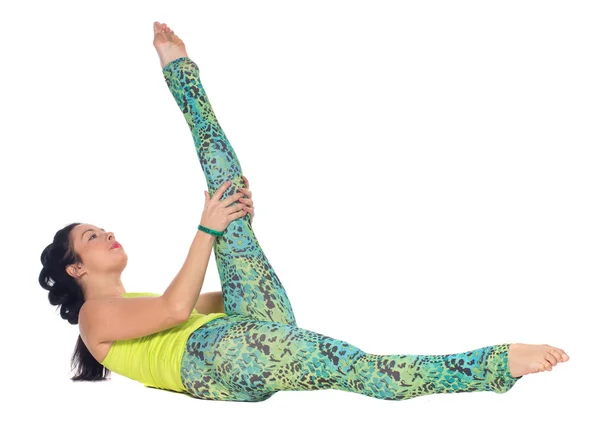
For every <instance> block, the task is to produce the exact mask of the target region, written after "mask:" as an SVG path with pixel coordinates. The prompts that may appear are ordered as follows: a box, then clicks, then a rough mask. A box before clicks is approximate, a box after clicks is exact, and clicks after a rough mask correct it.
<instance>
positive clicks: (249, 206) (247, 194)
mask: <svg viewBox="0 0 600 436" xmlns="http://www.w3.org/2000/svg"><path fill="white" fill-rule="evenodd" d="M242 179H243V180H244V184H245V185H246V187H245V188H238V191H239V192H241V193H242V194H244V197H241V198H240V199H239V200H238V201H239V202H240V203H242V204H245V205H246V206H245V207H244V210H247V211H248V213H249V214H250V224H252V220H253V219H254V202H253V201H252V191H250V182H248V179H247V178H246V176H242Z"/></svg>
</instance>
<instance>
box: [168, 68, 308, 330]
mask: <svg viewBox="0 0 600 436" xmlns="http://www.w3.org/2000/svg"><path fill="white" fill-rule="evenodd" d="M162 72H163V76H164V78H165V81H166V83H167V86H168V87H169V90H170V91H171V94H173V97H174V98H175V101H176V102H177V105H178V106H179V108H180V109H181V111H182V112H183V115H184V117H185V120H186V121H187V124H188V126H189V128H190V130H191V132H192V137H193V140H194V144H195V147H196V153H197V155H198V158H199V160H200V164H201V166H202V170H203V171H204V175H205V177H206V182H207V184H208V192H209V193H210V194H211V196H212V195H213V194H214V192H215V190H216V189H217V188H219V187H220V186H221V185H222V184H223V183H224V182H226V181H227V180H231V182H232V183H231V186H230V188H229V189H228V190H226V191H225V193H224V194H223V196H222V197H221V198H222V199H225V198H227V197H228V196H230V195H233V194H235V193H236V192H237V188H238V187H241V186H244V182H243V180H242V167H241V165H240V162H239V160H238V158H237V156H236V154H235V151H234V150H233V147H232V146H231V144H230V143H229V140H228V139H227V137H226V136H225V132H224V131H223V129H222V128H221V126H220V124H219V122H218V121H217V118H216V116H215V114H214V112H213V109H212V107H211V104H210V102H209V100H208V97H207V95H206V92H205V91H204V87H203V85H202V83H201V82H200V75H199V69H198V65H197V64H196V63H195V62H194V61H192V60H191V59H190V58H189V57H187V56H183V57H180V58H177V59H175V60H173V61H171V62H169V63H168V64H167V65H165V66H164V68H163V70H162ZM214 252H215V259H216V262H217V268H218V270H219V277H220V279H221V286H222V290H223V300H224V305H225V312H226V313H227V314H228V315H232V314H241V315H248V316H250V317H252V318H254V319H258V320H264V321H274V322H278V323H283V324H290V325H296V319H295V316H294V312H293V310H292V307H291V304H290V301H289V299H288V296H287V294H286V292H285V289H284V287H283V285H282V284H281V282H280V280H279V278H278V277H277V274H275V271H274V270H273V267H272V266H271V264H270V263H269V261H268V259H267V257H266V256H265V254H264V253H263V251H262V249H261V247H260V245H259V243H258V240H257V239H256V236H255V234H254V231H253V230H252V227H251V225H250V216H249V215H246V216H244V217H242V218H238V219H236V220H234V221H232V222H231V223H230V224H229V226H228V227H227V229H226V230H225V233H224V234H223V236H221V237H219V238H217V240H216V242H215V246H214Z"/></svg>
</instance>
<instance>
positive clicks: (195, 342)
mask: <svg viewBox="0 0 600 436" xmlns="http://www.w3.org/2000/svg"><path fill="white" fill-rule="evenodd" d="M508 347H509V344H500V345H493V346H487V347H483V348H478V349H475V350H471V351H466V352H462V353H456V354H445V355H410V354H390V355H380V354H369V353H365V352H364V351H362V350H360V349H359V348H357V347H355V346H353V345H350V344H348V343H347V342H344V341H341V340H339V339H333V338H330V337H328V336H325V335H322V334H319V333H315V332H313V331H310V330H305V329H301V328H298V327H294V326H290V325H285V324H278V323H273V322H264V321H256V320H251V319H247V318H244V317H235V316H234V317H230V318H225V317H224V318H218V319H215V320H213V321H211V322H209V323H207V324H206V325H204V326H202V327H201V328H200V329H198V330H196V331H195V332H194V333H192V335H191V336H190V338H189V339H188V343H187V347H186V352H185V353H184V357H183V361H182V380H183V382H184V385H185V386H186V388H187V389H188V391H189V393H190V394H191V395H193V396H196V397H198V398H204V399H213V400H230V401H262V400H265V399H267V398H269V397H270V396H272V395H273V394H274V393H275V392H278V391H285V390H291V391H307V390H319V389H339V390H343V391H348V392H354V393H358V394H362V395H367V396H369V397H374V398H379V399H384V400H405V399H409V398H413V397H417V396H422V395H429V394H438V393H459V392H474V391H493V392H496V393H504V392H507V391H508V390H509V389H510V388H512V386H513V385H514V384H515V383H516V381H517V380H518V379H519V378H521V377H513V376H512V375H511V374H510V372H509V369H508Z"/></svg>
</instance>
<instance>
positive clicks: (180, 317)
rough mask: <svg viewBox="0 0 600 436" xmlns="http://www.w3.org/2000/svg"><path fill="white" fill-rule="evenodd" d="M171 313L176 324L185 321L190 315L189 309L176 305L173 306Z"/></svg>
mask: <svg viewBox="0 0 600 436" xmlns="http://www.w3.org/2000/svg"><path fill="white" fill-rule="evenodd" d="M172 313H173V318H174V319H175V321H176V322H177V324H181V323H183V322H186V321H187V320H188V319H189V318H190V315H191V313H192V312H191V311H190V310H188V309H187V308H184V307H178V308H175V309H174V311H173V312H172Z"/></svg>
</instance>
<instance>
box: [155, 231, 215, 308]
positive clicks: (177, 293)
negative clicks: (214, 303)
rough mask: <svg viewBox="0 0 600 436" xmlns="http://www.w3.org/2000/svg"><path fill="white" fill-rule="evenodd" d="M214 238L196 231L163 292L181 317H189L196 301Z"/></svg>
mask: <svg viewBox="0 0 600 436" xmlns="http://www.w3.org/2000/svg"><path fill="white" fill-rule="evenodd" d="M215 240H216V238H215V237H214V236H213V235H210V234H208V233H206V232H203V231H201V230H197V231H196V236H195V237H194V241H193V242H192V246H191V247H190V250H189V253H188V256H187V258H186V260H185V263H184V264H183V267H181V270H180V271H179V273H177V275H176V276H175V278H174V279H173V281H172V282H171V284H170V285H169V287H168V288H167V290H166V291H165V293H164V297H165V298H166V299H167V300H168V301H169V302H170V303H171V305H172V306H173V307H174V308H175V310H176V313H178V314H180V316H181V318H182V319H188V318H189V317H190V314H191V313H192V310H193V309H194V306H195V305H196V302H197V301H198V298H199V294H200V290H201V289H202V284H203V283H204V276H205V275H206V268H207V267H208V260H209V259H210V253H211V251H212V248H213V244H214V243H215Z"/></svg>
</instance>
